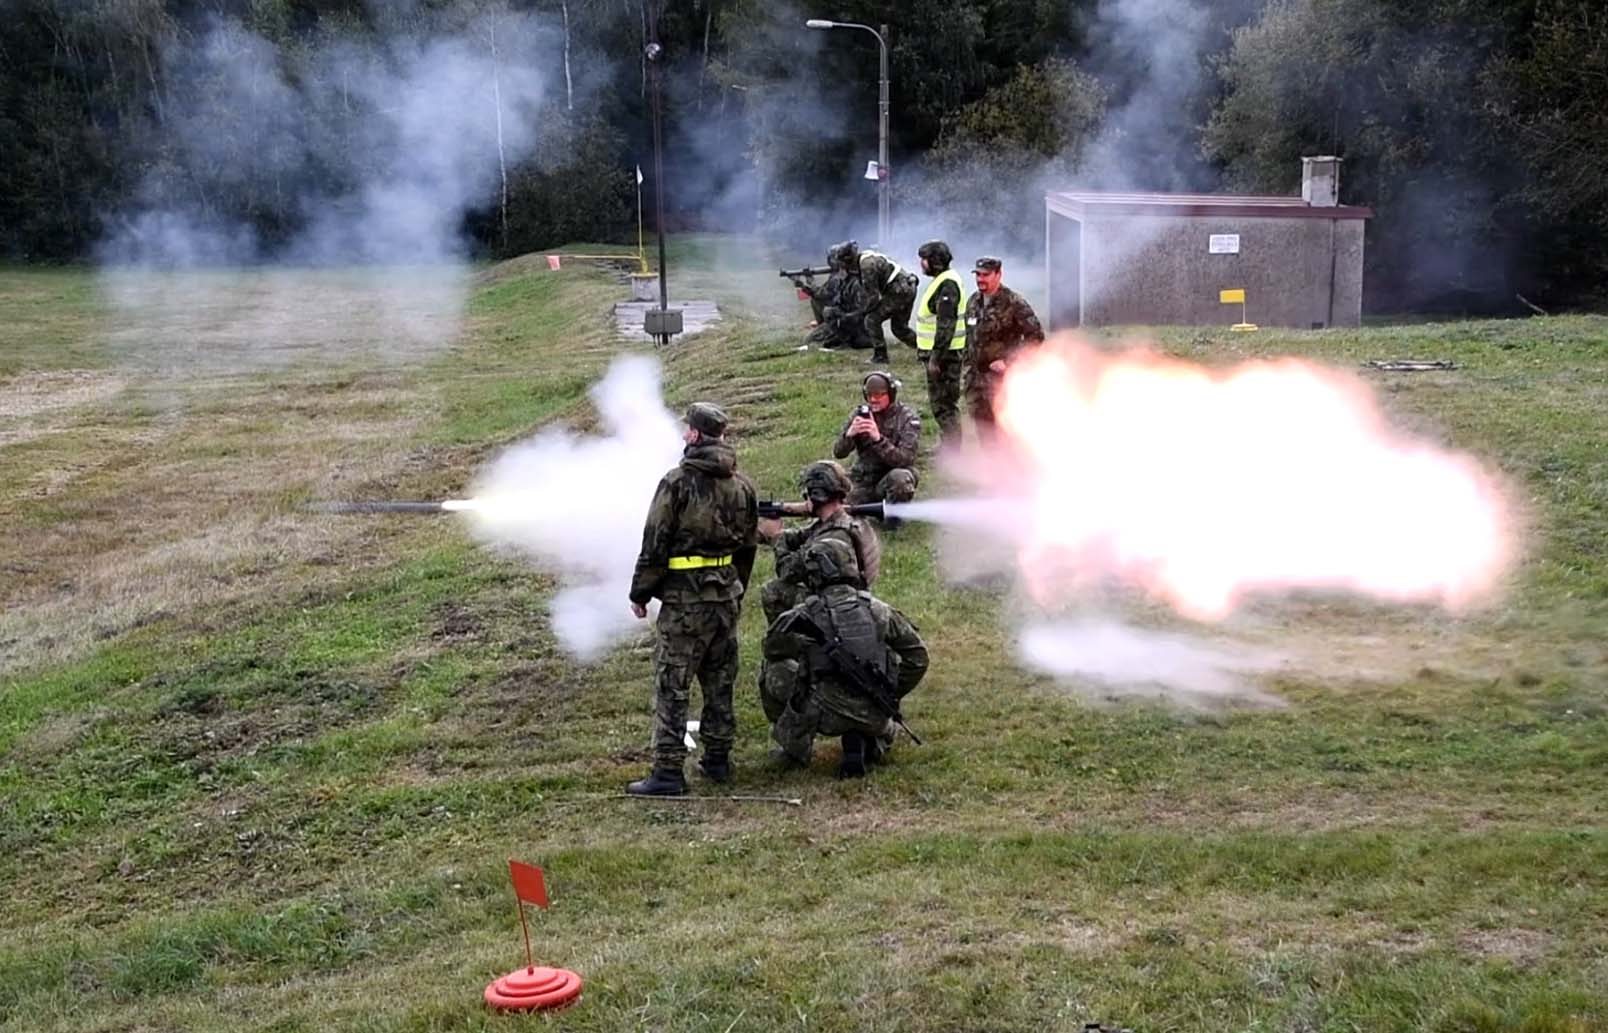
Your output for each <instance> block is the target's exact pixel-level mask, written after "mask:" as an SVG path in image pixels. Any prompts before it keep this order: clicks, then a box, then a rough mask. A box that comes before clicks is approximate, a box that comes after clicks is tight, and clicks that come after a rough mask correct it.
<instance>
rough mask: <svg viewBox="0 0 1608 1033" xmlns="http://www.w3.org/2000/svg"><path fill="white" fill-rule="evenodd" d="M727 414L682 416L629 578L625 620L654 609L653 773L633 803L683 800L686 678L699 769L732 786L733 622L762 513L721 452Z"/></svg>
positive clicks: (696, 411) (705, 408)
mask: <svg viewBox="0 0 1608 1033" xmlns="http://www.w3.org/2000/svg"><path fill="white" fill-rule="evenodd" d="M726 422H727V421H726V414H725V412H723V411H722V410H721V408H720V407H719V406H717V405H712V404H710V403H708V402H695V403H693V405H692V406H691V407H689V408H688V409H687V431H686V433H685V434H684V435H683V438H682V440H684V441H685V442H686V444H687V447H686V450H685V451H684V452H683V453H682V458H681V462H680V464H679V465H677V466H676V468H675V469H674V470H671V471H670V472H669V473H667V474H665V475H664V477H663V478H662V479H661V480H660V481H659V487H658V489H657V490H656V491H655V492H654V493H653V502H652V504H651V505H650V506H649V508H648V519H647V523H646V525H645V526H644V527H643V529H642V551H641V552H640V553H639V554H638V555H637V561H636V572H635V574H634V575H633V576H632V578H631V612H632V613H634V614H635V615H636V616H637V617H638V618H643V617H646V616H647V615H648V603H649V601H651V600H652V599H654V598H655V597H657V598H658V599H659V600H660V607H659V621H658V627H659V641H658V643H657V645H656V646H655V648H654V651H653V669H654V670H653V690H654V717H653V771H652V772H651V773H650V774H649V775H648V777H647V778H644V779H641V780H639V781H636V782H632V783H631V784H630V785H629V786H627V787H626V792H628V793H631V794H633V795H635V796H680V795H681V794H683V793H685V792H686V791H687V780H686V777H685V776H684V775H683V774H682V770H681V768H682V764H683V763H685V761H686V759H687V747H686V741H685V740H686V734H687V701H688V698H689V695H690V688H691V685H692V679H693V676H694V675H696V676H697V678H698V685H699V687H700V688H701V689H702V690H703V717H702V724H701V725H700V728H699V734H700V735H701V736H702V738H703V741H704V756H703V759H702V760H701V761H699V762H698V766H699V767H700V768H702V769H703V773H704V774H705V775H706V776H708V777H709V778H710V779H711V780H713V781H716V782H725V781H726V780H728V779H729V778H731V744H732V740H733V739H734V738H735V736H736V728H737V722H736V715H735V714H734V712H733V710H732V686H733V685H734V684H736V681H737V617H738V614H739V613H740V612H741V609H742V599H743V591H744V589H745V588H746V587H747V586H748V576H749V574H751V573H752V572H753V569H754V552H755V549H756V547H757V544H758V528H759V504H758V494H757V493H756V492H755V490H754V485H753V482H752V481H750V480H749V479H748V478H747V477H745V476H744V475H743V474H740V473H738V472H737V453H736V452H734V451H733V450H732V447H731V446H730V445H728V444H726V442H725V434H726Z"/></svg>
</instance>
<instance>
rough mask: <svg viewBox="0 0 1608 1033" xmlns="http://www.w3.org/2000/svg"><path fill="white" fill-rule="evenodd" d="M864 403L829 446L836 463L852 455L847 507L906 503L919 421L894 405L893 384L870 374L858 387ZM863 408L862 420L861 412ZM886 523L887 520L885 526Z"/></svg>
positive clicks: (912, 485) (912, 488) (912, 492)
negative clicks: (878, 503) (864, 413)
mask: <svg viewBox="0 0 1608 1033" xmlns="http://www.w3.org/2000/svg"><path fill="white" fill-rule="evenodd" d="M860 393H861V395H862V396H863V397H864V398H865V402H866V404H865V405H863V406H860V408H858V409H856V410H855V411H854V415H852V416H850V417H849V422H848V423H846V424H844V425H843V429H842V430H841V431H840V432H838V436H837V440H836V441H834V442H833V443H832V455H833V456H835V457H836V458H838V459H844V458H847V457H848V455H849V453H850V452H853V453H854V469H853V470H851V471H850V473H849V478H850V480H852V481H853V482H854V490H853V491H851V492H850V493H849V505H851V506H857V505H859V504H861V503H863V502H877V501H882V502H909V501H910V500H911V499H913V498H915V497H916V455H917V453H918V452H919V451H920V450H921V417H920V416H918V415H916V411H915V410H914V409H912V408H910V407H909V406H908V405H905V404H904V403H903V402H901V401H899V400H898V396H899V381H897V380H895V379H894V377H893V374H892V373H889V372H887V371H885V370H876V371H874V372H871V373H868V374H866V377H865V379H864V380H862V381H861V382H860ZM865 409H869V410H870V412H869V414H867V415H861V412H862V410H865ZM890 523H891V521H890Z"/></svg>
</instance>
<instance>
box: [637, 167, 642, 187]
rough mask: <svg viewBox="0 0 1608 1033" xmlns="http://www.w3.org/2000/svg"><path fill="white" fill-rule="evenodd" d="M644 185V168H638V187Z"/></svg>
mask: <svg viewBox="0 0 1608 1033" xmlns="http://www.w3.org/2000/svg"><path fill="white" fill-rule="evenodd" d="M641 185H642V166H641V165H638V166H637V186H641Z"/></svg>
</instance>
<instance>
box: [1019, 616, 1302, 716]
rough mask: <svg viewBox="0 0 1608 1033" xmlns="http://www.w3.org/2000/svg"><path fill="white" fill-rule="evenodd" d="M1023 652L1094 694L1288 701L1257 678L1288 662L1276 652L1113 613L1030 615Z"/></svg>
mask: <svg viewBox="0 0 1608 1033" xmlns="http://www.w3.org/2000/svg"><path fill="white" fill-rule="evenodd" d="M1017 655H1018V656H1019V657H1020V658H1021V660H1022V662H1023V663H1025V664H1027V665H1028V666H1029V667H1032V668H1034V669H1036V670H1040V671H1044V672H1045V673H1048V674H1053V675H1057V676H1059V677H1062V678H1069V679H1075V681H1074V682H1073V684H1074V685H1078V686H1079V687H1081V688H1082V689H1083V690H1084V691H1085V692H1086V693H1087V694H1090V695H1095V694H1098V695H1104V696H1123V697H1150V696H1160V697H1163V698H1166V699H1169V700H1171V701H1173V702H1178V703H1183V704H1185V705H1188V706H1192V707H1199V708H1203V709H1204V708H1208V707H1211V706H1213V705H1216V704H1221V703H1226V702H1228V701H1230V700H1238V701H1245V702H1254V703H1259V704H1262V705H1266V706H1283V705H1284V703H1283V700H1281V699H1279V698H1278V697H1277V696H1273V695H1271V694H1269V693H1267V692H1264V691H1262V690H1261V689H1259V688H1257V687H1256V685H1255V682H1254V680H1253V679H1254V678H1255V677H1256V676H1257V675H1261V674H1265V673H1266V672H1269V671H1274V670H1277V669H1279V668H1280V667H1281V666H1282V662H1281V660H1280V659H1279V657H1277V656H1275V655H1274V654H1271V653H1268V652H1265V651H1260V650H1251V649H1247V648H1245V647H1243V646H1233V645H1228V644H1220V643H1213V642H1209V641H1207V640H1205V639H1202V638H1200V637H1197V636H1194V635H1188V634H1182V633H1175V632H1163V631H1156V630H1154V629H1142V628H1137V627H1134V626H1132V625H1128V624H1123V623H1121V622H1118V621H1116V620H1112V619H1108V618H1086V619H1083V620H1072V621H1065V622H1052V621H1037V622H1033V623H1030V624H1028V625H1027V626H1026V627H1024V628H1023V629H1022V630H1021V632H1020V633H1019V635H1018V638H1017Z"/></svg>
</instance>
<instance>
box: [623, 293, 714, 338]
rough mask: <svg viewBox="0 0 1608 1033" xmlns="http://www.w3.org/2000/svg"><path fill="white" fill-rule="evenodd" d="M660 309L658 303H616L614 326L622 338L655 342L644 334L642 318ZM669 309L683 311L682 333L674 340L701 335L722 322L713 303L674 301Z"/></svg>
mask: <svg viewBox="0 0 1608 1033" xmlns="http://www.w3.org/2000/svg"><path fill="white" fill-rule="evenodd" d="M658 307H659V303H658V302H657V301H621V302H616V303H615V305H614V325H615V326H616V327H617V328H618V329H619V331H620V336H621V337H624V338H627V339H629V340H633V341H651V340H653V338H651V337H649V336H648V335H647V334H645V333H643V332H642V316H643V313H645V312H647V311H648V309H652V308H658ZM669 307H670V308H672V309H679V310H680V311H681V327H682V329H681V333H679V334H677V335H676V336H675V338H672V340H676V339H679V338H682V337H687V336H689V335H691V334H695V333H699V332H700V331H703V330H707V329H709V327H710V326H712V325H714V324H715V323H718V322H720V309H719V308H718V307H716V305H715V303H714V302H712V301H672V302H670V304H669Z"/></svg>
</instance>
